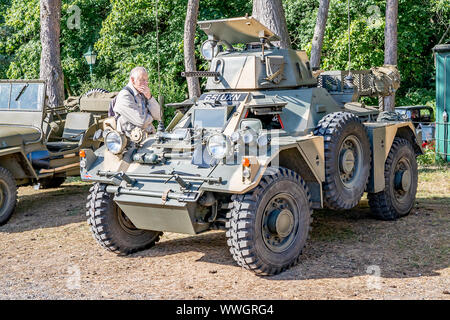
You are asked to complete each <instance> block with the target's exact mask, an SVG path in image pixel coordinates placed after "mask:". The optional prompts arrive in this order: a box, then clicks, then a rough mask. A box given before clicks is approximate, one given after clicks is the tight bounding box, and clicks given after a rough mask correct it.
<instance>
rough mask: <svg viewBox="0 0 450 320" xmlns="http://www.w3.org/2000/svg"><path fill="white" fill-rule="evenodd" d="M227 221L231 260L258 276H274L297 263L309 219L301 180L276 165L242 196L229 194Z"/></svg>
mask: <svg viewBox="0 0 450 320" xmlns="http://www.w3.org/2000/svg"><path fill="white" fill-rule="evenodd" d="M232 200H233V208H232V209H231V210H230V212H228V215H227V217H228V219H229V220H228V222H227V223H226V228H227V232H226V237H227V244H228V246H229V247H230V252H231V254H232V256H233V259H234V260H235V261H236V262H237V263H238V264H239V265H240V266H242V267H244V268H245V269H248V270H251V271H253V272H255V273H256V274H259V275H275V274H278V273H280V272H282V271H284V270H286V269H288V268H290V267H291V266H293V265H295V264H297V263H298V261H299V259H300V255H301V253H302V250H303V248H304V246H305V244H306V240H307V238H308V235H309V231H310V226H311V222H312V217H311V214H312V210H311V201H310V195H309V191H308V187H307V186H306V184H305V182H304V181H303V179H302V178H301V177H300V176H299V175H298V174H297V173H295V172H294V171H291V170H288V169H285V168H278V169H277V170H276V172H275V173H274V174H273V175H270V176H264V177H263V178H262V179H261V182H260V183H259V185H258V186H257V187H256V188H255V189H253V190H252V191H251V192H248V193H246V194H244V195H234V196H233V197H232Z"/></svg>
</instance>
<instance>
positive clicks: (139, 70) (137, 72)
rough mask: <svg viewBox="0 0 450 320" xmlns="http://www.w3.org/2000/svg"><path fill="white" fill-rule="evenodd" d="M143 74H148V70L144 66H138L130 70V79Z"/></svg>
mask: <svg viewBox="0 0 450 320" xmlns="http://www.w3.org/2000/svg"><path fill="white" fill-rule="evenodd" d="M141 74H148V72H147V70H146V69H145V68H144V67H136V68H134V69H133V70H131V72H130V80H131V78H133V79H137V78H138V77H139V75H141Z"/></svg>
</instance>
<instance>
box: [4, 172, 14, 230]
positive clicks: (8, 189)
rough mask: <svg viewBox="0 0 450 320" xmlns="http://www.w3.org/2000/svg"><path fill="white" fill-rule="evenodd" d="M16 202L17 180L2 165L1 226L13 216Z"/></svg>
mask: <svg viewBox="0 0 450 320" xmlns="http://www.w3.org/2000/svg"><path fill="white" fill-rule="evenodd" d="M16 204H17V187H16V180H15V179H14V176H13V175H12V174H11V172H9V170H7V169H5V168H2V167H0V226H2V225H4V224H5V223H6V222H8V220H9V219H10V218H11V216H12V215H13V213H14V210H15V208H16Z"/></svg>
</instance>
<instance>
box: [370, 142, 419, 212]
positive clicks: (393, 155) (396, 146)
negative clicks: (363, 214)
mask: <svg viewBox="0 0 450 320" xmlns="http://www.w3.org/2000/svg"><path fill="white" fill-rule="evenodd" d="M417 180H418V172H417V162H416V155H415V153H414V149H413V146H412V145H411V143H410V142H409V141H408V140H406V139H403V138H395V139H394V142H393V144H392V147H391V150H390V151H389V154H388V157H387V159H386V162H385V165H384V181H385V188H384V190H383V191H381V192H377V193H369V194H368V199H369V206H370V209H371V213H372V215H373V216H374V217H375V218H377V219H381V220H396V219H398V218H400V217H403V216H406V215H408V214H409V213H410V212H411V209H412V208H413V207H414V201H415V199H416V192H417Z"/></svg>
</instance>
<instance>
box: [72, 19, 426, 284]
mask: <svg viewBox="0 0 450 320" xmlns="http://www.w3.org/2000/svg"><path fill="white" fill-rule="evenodd" d="M199 26H200V29H201V30H203V31H204V32H205V33H206V34H207V35H208V40H207V41H206V42H205V43H204V44H203V46H202V54H203V56H204V57H205V59H207V60H209V61H210V69H209V71H199V72H186V73H185V74H184V75H185V76H187V77H192V76H195V77H208V80H207V83H206V91H205V92H204V93H203V94H202V95H201V96H200V97H199V98H195V99H190V100H186V101H184V102H181V103H175V104H171V105H170V106H172V107H174V108H176V109H177V112H176V114H175V116H174V118H173V120H172V122H171V123H170V124H169V125H168V127H167V128H166V129H165V130H164V129H163V128H161V127H160V128H159V130H158V132H156V134H154V135H151V136H149V137H147V138H145V137H144V135H142V134H139V132H135V133H136V134H132V135H130V136H126V135H124V134H122V133H120V132H118V131H117V130H115V127H114V121H110V122H108V121H105V124H106V123H108V125H107V126H105V128H104V129H105V130H104V132H103V139H104V142H105V145H104V146H103V147H101V148H99V149H98V150H96V151H95V152H94V151H92V150H89V149H87V150H82V153H83V157H82V160H81V165H80V166H81V177H82V179H83V180H85V181H91V182H95V184H94V185H93V186H92V188H91V189H90V194H89V196H88V201H87V217H88V223H89V225H90V227H91V230H92V232H93V234H94V236H95V238H96V239H97V241H98V242H99V243H100V244H101V245H102V246H104V247H105V248H106V249H108V250H110V251H113V252H116V253H118V254H129V253H132V252H136V251H138V250H143V249H147V248H150V247H151V246H153V245H154V244H155V243H156V242H157V241H158V240H159V239H160V236H161V234H162V232H176V233H186V234H192V235H195V234H199V233H202V232H205V231H208V230H212V229H223V230H226V237H227V239H228V241H227V243H228V246H229V248H230V252H231V254H232V256H233V258H234V259H235V260H236V262H237V263H238V264H239V265H241V266H242V267H244V268H246V269H249V270H252V271H254V272H255V273H257V274H260V275H273V274H277V273H280V272H282V271H283V270H286V269H287V268H289V267H291V266H293V265H295V264H296V263H297V262H298V261H299V257H300V255H301V252H302V250H303V248H304V246H305V244H306V241H307V237H308V233H309V230H310V225H311V221H312V217H311V215H312V210H313V209H320V208H330V209H333V210H342V209H351V208H353V207H355V206H356V205H357V204H358V202H359V201H360V199H361V197H362V195H363V193H364V192H368V194H369V195H368V197H369V204H370V207H371V209H372V213H373V215H374V216H375V217H376V218H380V219H385V220H393V219H397V218H399V217H401V216H404V215H406V214H408V213H409V212H410V210H411V208H412V207H413V205H414V199H415V194H416V189H417V164H416V155H417V154H419V153H421V152H422V151H421V149H420V143H418V140H417V139H416V136H415V131H414V127H413V126H412V124H411V123H410V122H401V121H392V122H377V121H376V120H377V117H378V115H379V113H380V110H379V109H378V108H376V107H369V106H365V105H364V104H362V103H359V102H358V99H359V97H360V96H364V95H375V96H377V95H378V96H381V95H383V92H387V93H388V94H389V92H391V91H392V90H395V88H396V87H395V83H396V80H398V79H396V78H397V77H398V74H397V73H396V72H394V71H393V69H392V68H390V67H389V66H386V67H385V68H384V69H381V71H380V69H376V70H375V69H374V70H372V71H352V73H351V75H350V76H349V72H346V71H332V72H323V73H321V74H320V75H319V76H318V77H315V76H314V75H313V71H312V70H311V67H310V65H309V62H308V57H307V55H306V53H305V52H304V51H295V50H290V49H280V48H278V47H276V46H274V45H273V44H272V43H273V42H275V41H277V40H278V38H277V36H276V35H274V33H273V32H272V31H270V30H269V29H267V28H266V27H264V26H263V25H262V24H261V23H259V22H258V21H257V20H255V19H254V18H252V17H245V18H234V19H225V20H215V21H202V22H199ZM380 74H381V76H380ZM383 75H385V76H386V77H383ZM143 137H144V138H143Z"/></svg>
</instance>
